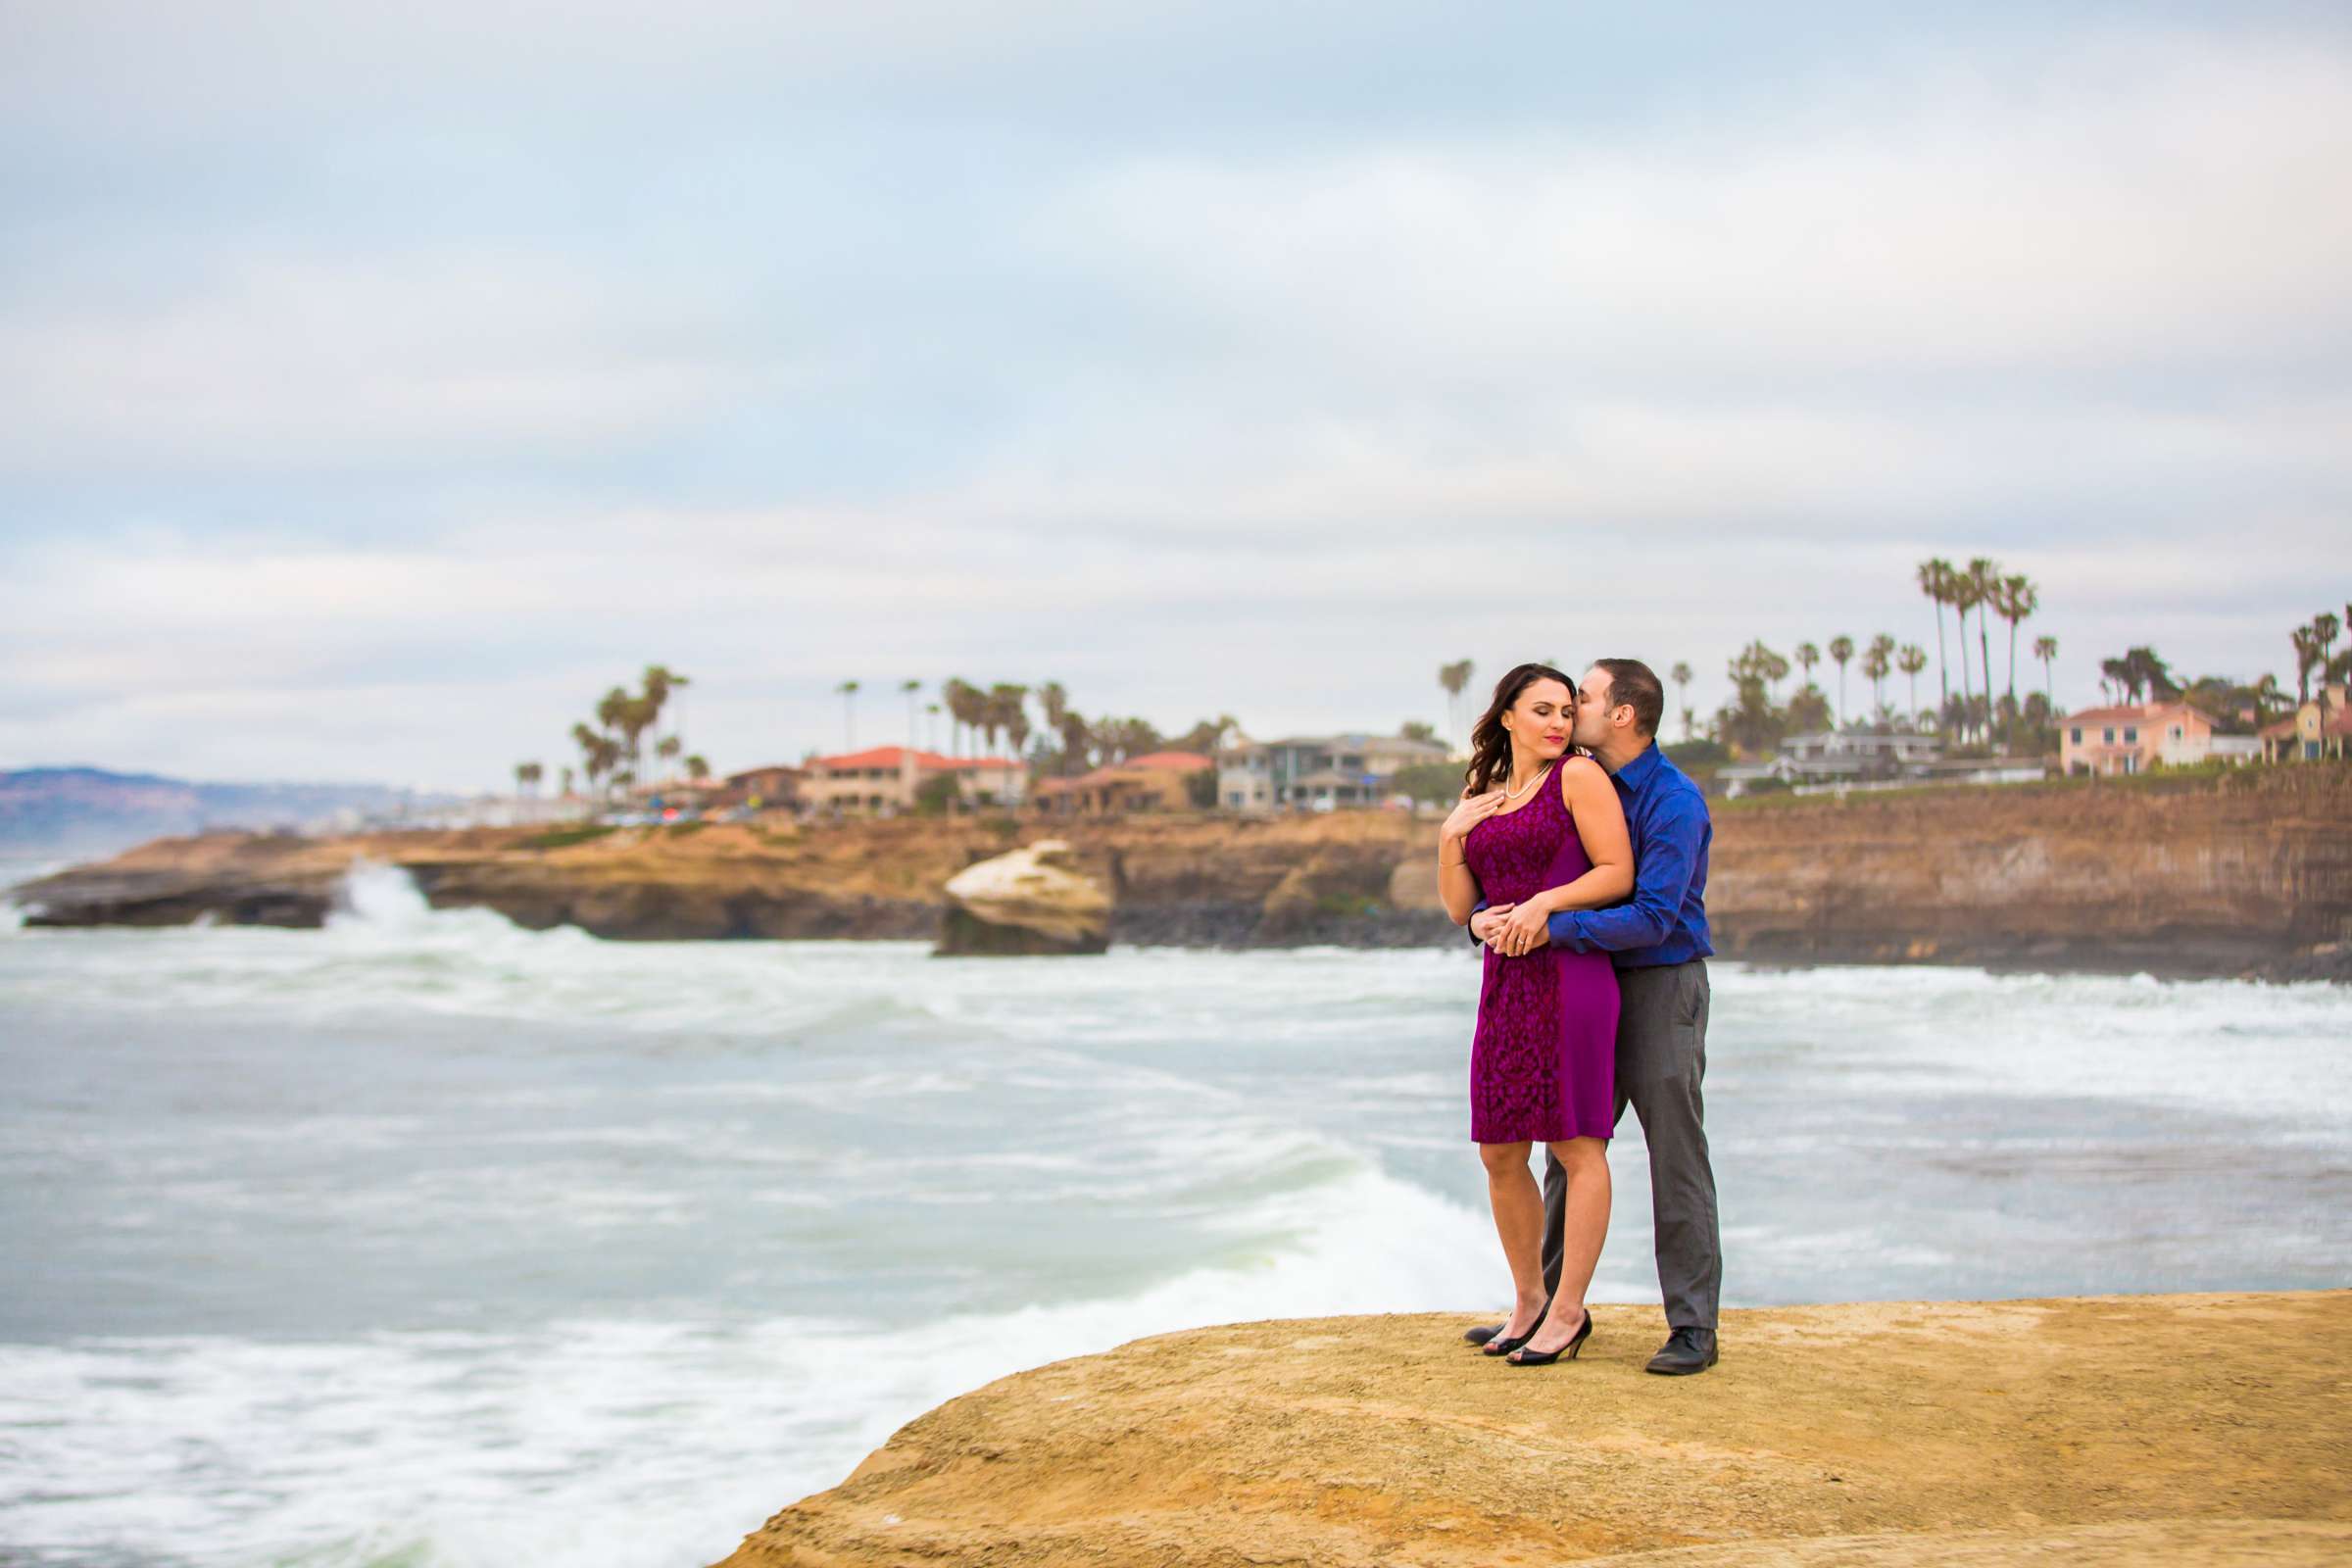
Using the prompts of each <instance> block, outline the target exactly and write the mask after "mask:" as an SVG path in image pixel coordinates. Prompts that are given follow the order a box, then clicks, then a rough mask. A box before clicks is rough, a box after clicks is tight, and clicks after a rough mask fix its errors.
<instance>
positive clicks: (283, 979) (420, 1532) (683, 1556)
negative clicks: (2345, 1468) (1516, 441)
mask: <svg viewBox="0 0 2352 1568" xmlns="http://www.w3.org/2000/svg"><path fill="white" fill-rule="evenodd" d="M348 894H349V904H350V908H349V910H348V912H347V913H344V914H342V915H339V916H338V917H337V918H336V919H335V920H334V922H333V923H332V924H331V925H330V927H329V928H328V929H326V930H324V931H318V932H286V931H270V930H256V929H239V928H218V929H196V928H188V929H176V930H159V931H62V932H53V931H42V930H26V929H23V928H22V925H21V921H20V920H19V919H18V918H17V917H16V916H15V915H13V914H11V913H9V912H8V911H7V910H6V908H5V907H4V906H0V1074H4V1075H5V1077H4V1081H5V1083H6V1085H7V1090H8V1092H7V1094H6V1096H5V1097H0V1258H4V1259H5V1260H6V1265H7V1278H6V1283H5V1285H4V1286H0V1561H8V1562H16V1563H40V1564H49V1563H58V1564H63V1563H73V1564H88V1565H98V1568H109V1565H122V1568H129V1565H142V1568H145V1565H173V1564H205V1565H213V1564H221V1565H259V1564H270V1565H278V1568H361V1565H400V1568H489V1565H492V1564H497V1565H500V1568H508V1565H512V1564H514V1563H515V1562H529V1563H534V1564H565V1565H571V1564H576V1565H581V1568H607V1565H613V1568H620V1565H628V1568H690V1565H694V1564H701V1563H708V1562H711V1561H713V1560H715V1559H716V1558H718V1557H720V1556H723V1555H724V1554H725V1553H726V1552H728V1551H729V1550H731V1549H732V1548H733V1546H734V1544H735V1543H736V1542H737V1541H738V1540H739V1539H740V1538H741V1537H742V1536H743V1535H744V1534H745V1533H746V1532H748V1531H750V1530H752V1529H754V1528H756V1527H757V1526H758V1525H759V1524H760V1521H761V1520H762V1519H764V1518H765V1517H766V1516H767V1515H768V1514H769V1513H771V1512H772V1511H774V1510H775V1509H776V1508H777V1507H780V1506H781V1505H783V1504H785V1503H787V1502H789V1501H791V1500H793V1499H794V1498H796V1497H799V1496H801V1495H805V1494H807V1493H809V1492H812V1491H816V1490H820V1489H822V1488H824V1487H828V1486H831V1485H833V1484H835V1483H836V1482H838V1481H839V1480H840V1479H841V1478H842V1477H843V1476H844V1475H845V1474H846V1473H847V1472H848V1471H849V1469H850V1468H851V1467H852V1466H853V1465H855V1464H856V1462H857V1461H858V1459H859V1458H860V1457H862V1456H863V1455H864V1454H865V1453H866V1452H867V1451H868V1450H870V1449H871V1448H872V1447H874V1446H876V1445H878V1444H879V1443H881V1442H882V1441H883V1439H885V1438H886V1437H887V1436H888V1435H889V1434H890V1432H891V1431H892V1430H893V1429H895V1428H896V1427H897V1426H898V1425H900V1424H901V1423H903V1422H905V1421H906V1420H907V1419H909V1418H911V1417H913V1416H915V1415H917V1414H919V1413H921V1412H922V1411H923V1410H925V1409H927V1408H929V1407H930V1406H931V1405H933V1404H936V1403H938V1402H939V1401H941V1400H943V1399H945V1398H948V1397H952V1396H954V1395H956V1394H957V1393H960V1392H962V1391H964V1390H967V1389H971V1388H974V1387H976V1386H978V1385H980V1384H982V1383H985V1382H987V1381H989V1380H990V1379H993V1378H996V1377H999V1376H1002V1375H1004V1374H1005V1373H1008V1372H1012V1371H1015V1370H1018V1369H1021V1368H1024V1367H1029V1366H1035V1365H1039V1364H1041V1363H1044V1362H1047V1361H1051V1360H1055V1359H1059V1358H1061V1357H1064V1356H1069V1355H1077V1354H1083V1353H1088V1352H1093V1351H1098V1350H1103V1349H1107V1348H1111V1347H1113V1346H1116V1345H1118V1344H1120V1343H1121V1342H1123V1341H1126V1340H1129V1339H1132V1338H1135V1337H1137V1336H1140V1335H1146V1334H1152V1333H1156V1332H1161V1331H1164V1330H1169V1329H1176V1328H1183V1327H1189V1326H1194V1325H1199V1324H1205V1323H1217V1322H1230V1321H1236V1320H1246V1319H1254V1318H1266V1317H1283V1316H1297V1315H1305V1314H1314V1313H1330V1312H1379V1311H1421V1310H1458V1311H1460V1312H1461V1313H1462V1314H1463V1321H1464V1322H1465V1323H1467V1322H1469V1321H1471V1320H1472V1314H1474V1313H1480V1312H1484V1311H1486V1310H1488V1309H1491V1308H1493V1307H1494V1306H1495V1304H1496V1303H1497V1302H1499V1301H1500V1300H1501V1299H1502V1298H1503V1295H1504V1292H1505V1288H1506V1282H1505V1276H1504V1274H1503V1271H1502V1268H1501V1264H1500V1260H1499V1256H1498V1254H1497V1251H1496V1249H1495V1242H1494V1239H1493V1234H1492V1231H1491V1229H1490V1227H1489V1224H1488V1221H1487V1219H1486V1216H1485V1212H1484V1187H1483V1181H1482V1179H1481V1176H1480V1173H1479V1169H1478V1164H1477V1161H1476V1159H1475V1157H1474V1154H1473V1152H1472V1149H1471V1147H1470V1146H1469V1144H1468V1143H1467V1142H1466V1108H1465V1104H1464V1077H1465V1060H1466V1054H1467V1042H1468V1036H1469V1026H1470V1020H1471V1014H1472V1011H1473V1008H1474V1005H1475V993H1476V987H1477V970H1476V967H1475V965H1474V963H1473V962H1472V961H1471V954H1470V952H1469V950H1468V947H1467V945H1466V944H1465V945H1464V948H1463V950H1462V951H1460V952H1452V951H1443V952H1440V951H1432V952H1407V953H1359V952H1341V951H1307V952H1292V953H1250V954H1217V953H1196V952H1175V951H1166V950H1127V951H1119V952H1114V953H1112V954H1111V955H1109V956H1107V957H1103V958H1099V959H1077V960H1073V959H1061V960H1054V959H1037V960H1030V959H935V958H932V957H930V956H928V954H927V952H926V951H925V950H924V948H923V947H922V946H920V945H916V944H900V943H872V944H846V943H845V944H824V943H742V944H694V943H677V944H668V943H648V944H615V943H603V942H598V941H596V940H594V939H592V938H589V937H587V936H584V935H582V934H580V933H579V932H577V931H572V930H556V931H549V932H539V933H532V932H525V931H522V930H520V929H517V928H516V927H515V926H513V925H511V924H509V923H508V922H507V921H505V920H504V919H502V918H500V917H499V916H497V915H495V914H492V913H489V912H487V911H478V910H468V911H438V912H436V911H432V910H429V909H427V908H426V907H425V906H424V904H423V902H422V900H421V899H420V898H418V896H417V893H416V891H415V890H414V888H413V887H411V886H410V885H409V883H408V882H407V880H406V878H405V877H403V876H402V875H400V874H399V873H397V872H393V871H388V870H383V869H380V868H366V867H362V868H358V869H356V870H355V872H354V874H353V876H352V878H351V879H350V882H349V884H348ZM2347 1041H2352V992H2347V991H2345V990H2342V989H2328V988H2324V987H2258V986H2250V985H2240V984H2226V983H2216V984H2158V983H2156V982H2153V981H2150V980H2146V979H2138V980H2130V979H2100V978H2080V977H2077V978H2037V977H2024V976H2011V977H1995V976H1988V975H1985V974H1983V973H1979V972H1974V971H1968V970H1951V969H1867V968H1853V969H1824V970H1813V971H1790V972H1772V971H1760V970H1751V969H1747V968H1744V967H1742V966H1740V965H1735V964H1723V965H1718V966H1717V967H1716V971H1715V1005H1714V1021H1713V1031H1712V1039H1711V1050H1710V1063H1709V1070H1708V1077H1707V1097H1708V1123H1709V1128H1710V1132H1711V1136H1712V1138H1713V1141H1714V1146H1715V1152H1716V1170H1717V1175H1718V1179H1719V1183H1720V1186H1721V1191H1722V1201H1723V1209H1724V1218H1725V1237H1724V1240H1725V1252H1726V1282H1725V1290H1726V1297H1727V1302H1728V1304H1733V1305H1753V1304H1766V1303H1774V1302H1789V1301H1810V1300H1841V1299H1865V1298H1880V1299H1887V1298H1920V1297H1927V1298H1965V1297H2014V1296H2035V1295H2045V1294H2070V1293H2082V1292H2140V1291H2180V1290H2222V1289H2241V1288H2290V1287H2291V1288H2308V1287H2340V1286H2344V1285H2346V1284H2348V1283H2352V1052H2348V1051H2347ZM1620 1131H1621V1136H1620V1138H1619V1140H1618V1142H1617V1145H1616V1147H1615V1150H1614V1152H1613V1154H1612V1166H1613V1169H1614V1172H1615V1176H1616V1183H1617V1189H1616V1190H1617V1209H1616V1217H1615V1221H1614V1224H1613V1226H1612V1229H1611V1233H1610V1239H1609V1245H1608V1248H1607V1250H1606V1252H1605V1254H1604V1256H1603V1258H1602V1262H1601V1266H1600V1273H1599V1278H1598V1280H1597V1283H1596V1288H1595V1295H1596V1297H1597V1298H1598V1299H1604V1300H1614V1301H1637V1302H1638V1301H1651V1302H1654V1301H1655V1300H1656V1299H1657V1286H1656V1280H1655V1276H1654V1274H1653V1272H1652V1269H1651V1262H1650V1255H1649V1222H1648V1193H1647V1185H1646V1181H1645V1177H1644V1164H1643V1160H1644V1152H1643V1148H1642V1140H1641V1137H1640V1131H1639V1128H1638V1126H1637V1124H1636V1123H1635V1122H1634V1120H1633V1119H1632V1118H1631V1117H1630V1116H1629V1117H1628V1119H1627V1121H1626V1123H1625V1125H1624V1127H1623V1128H1622V1129H1621V1130H1620ZM1660 1332H1661V1333H1662V1325H1661V1329H1660ZM1727 1354H1737V1345H1736V1341H1735V1342H1730V1343H1727Z"/></svg>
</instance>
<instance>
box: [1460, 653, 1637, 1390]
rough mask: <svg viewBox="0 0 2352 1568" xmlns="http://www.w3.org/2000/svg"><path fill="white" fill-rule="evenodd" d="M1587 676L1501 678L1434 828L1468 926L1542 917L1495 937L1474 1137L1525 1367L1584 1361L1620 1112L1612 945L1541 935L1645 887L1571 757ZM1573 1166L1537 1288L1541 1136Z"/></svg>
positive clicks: (1483, 1004)
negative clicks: (1478, 917)
mask: <svg viewBox="0 0 2352 1568" xmlns="http://www.w3.org/2000/svg"><path fill="white" fill-rule="evenodd" d="M1575 718H1576V684H1575V682H1573V681H1571V680H1570V679H1569V678H1568V677H1567V676H1566V675H1564V674H1562V673H1560V671H1558V670H1556V669H1553V668H1552V667H1551V666H1550V665H1548V664H1521V665H1519V666H1518V667H1517V668H1515V669H1513V670H1512V671H1511V672H1510V673H1509V674H1507V675H1505V676H1503V677H1502V679H1501V681H1499V682H1498V683H1497V684H1496V685H1495V700H1494V702H1493V703H1492V704H1490V705H1489V706H1488V708H1487V711H1486V713H1485V714H1484V715H1483V716H1482V717H1481V718H1480V719H1479V721H1478V724H1477V726H1476V727H1475V728H1474V729H1473V730H1472V731H1471V732H1470V769H1469V775H1468V778H1469V782H1468V787H1467V788H1465V789H1464V790H1463V791H1462V801H1461V804H1460V805H1459V806H1457V807H1455V808H1454V809H1453V813H1452V814H1451V815H1450V816H1448V817H1446V826H1445V828H1444V829H1443V830H1442V831H1441V833H1440V835H1439V838H1438V865H1439V871H1438V876H1439V881H1440V884H1441V891H1442V892H1443V894H1444V896H1445V900H1446V913H1448V914H1450V915H1452V916H1453V918H1454V920H1455V921H1456V922H1457V923H1467V922H1468V921H1469V920H1470V917H1471V914H1472V912H1473V910H1474V909H1475V908H1476V907H1477V905H1478V904H1479V902H1480V901H1481V900H1482V899H1483V900H1485V901H1486V903H1487V905H1488V909H1487V913H1486V914H1485V916H1483V920H1484V921H1485V922H1486V923H1487V926H1488V931H1487V933H1486V934H1488V935H1489V936H1490V937H1491V936H1492V935H1493V933H1494V932H1495V931H1496V930H1499V929H1501V928H1503V927H1506V926H1508V927H1522V926H1524V927H1532V931H1533V933H1537V934H1538V935H1537V941H1538V942H1539V944H1540V945H1539V946H1537V947H1535V948H1533V949H1531V950H1530V951H1529V952H1527V953H1526V954H1525V955H1523V956H1519V957H1515V958H1510V957H1504V956H1502V955H1501V954H1500V953H1498V952H1496V951H1495V947H1494V946H1493V945H1490V946H1489V947H1488V948H1487V949H1486V951H1485V953H1484V955H1483V961H1484V963H1485V965H1486V971H1485V977H1484V979H1483V981H1482V983H1481V985H1480V987H1479V993H1478V1029H1477V1032H1476V1034H1475V1035H1474V1036H1473V1037H1472V1040H1471V1044H1470V1137H1471V1138H1472V1140H1473V1141H1475V1142H1476V1143H1477V1145H1478V1152H1479V1157H1480V1158H1481V1159H1482V1160H1483V1161H1485V1163H1486V1167H1487V1200H1488V1201H1489V1202H1490V1203H1491V1204H1492V1205H1493V1207H1494V1210H1495V1233H1496V1235H1498V1236H1499V1237H1500V1238H1501V1240H1502V1255H1503V1258H1504V1260H1505V1261H1506V1262H1508V1263H1509V1264H1510V1269H1511V1287H1512V1292H1513V1296H1512V1302H1511V1313H1510V1317H1509V1319H1508V1320H1507V1321H1506V1322H1504V1324H1503V1325H1502V1330H1501V1332H1500V1333H1498V1334H1496V1335H1495V1337H1494V1338H1493V1339H1492V1340H1489V1341H1488V1342H1487V1346H1486V1353H1487V1354H1489V1355H1500V1356H1506V1357H1508V1358H1509V1360H1510V1361H1511V1363H1512V1364H1513V1365H1516V1366H1542V1365H1544V1364H1546V1363H1548V1362H1551V1361H1555V1360H1557V1359H1559V1357H1560V1356H1561V1354H1562V1353H1565V1354H1567V1355H1568V1356H1569V1357H1571V1358H1573V1357H1574V1356H1575V1354H1576V1352H1577V1350H1578V1349H1579V1348H1582V1347H1583V1345H1584V1342H1585V1340H1586V1338H1587V1337H1588V1336H1589V1335H1591V1333H1592V1332H1593V1317H1592V1314H1591V1313H1589V1312H1587V1311H1586V1310H1585V1290H1586V1287H1587V1286H1589V1285H1591V1284H1592V1281H1593V1266H1594V1265H1595V1264H1596V1263H1598V1262H1599V1260H1600V1245H1601V1241H1602V1239H1603V1238H1604V1237H1605V1236H1606V1235H1607V1234H1608V1228H1609V1161H1608V1147H1609V1144H1608V1141H1609V1135H1610V1133H1611V1132H1612V1131H1613V1130H1614V1128H1615V1125H1616V1120H1617V1100H1616V1063H1617V971H1616V969H1615V968H1614V967H1613V966H1612V965H1611V963H1610V960H1609V956H1608V955H1607V954H1605V953H1599V952H1593V953H1576V952H1572V951H1570V950H1568V949H1565V948H1554V947H1551V946H1549V945H1548V944H1545V943H1544V942H1543V938H1542V936H1541V935H1540V933H1542V932H1543V931H1544V921H1545V920H1546V919H1547V918H1548V917H1549V915H1550V913H1551V911H1552V909H1553V908H1555V907H1560V906H1561V905H1562V904H1564V903H1565V902H1566V901H1567V900H1570V899H1573V900H1575V901H1576V903H1575V905H1574V907H1578V908H1590V907H1593V905H1595V904H1608V903H1613V902H1614V901H1616V900H1618V899H1621V898H1624V897H1625V896H1626V895H1627V894H1629V893H1631V892H1632V891H1633V887H1634V856H1633V849H1632V846H1631V844H1630V843H1629V841H1628V838H1627V834H1626V827H1625V809H1624V807H1623V806H1621V805H1620V804H1619V803H1618V800H1617V789H1616V786H1615V785H1614V784H1612V783H1611V782H1610V781H1609V776H1608V774H1607V773H1606V772H1605V771H1603V770H1602V768H1601V766H1600V764H1599V763H1598V762H1595V761H1593V760H1592V759H1591V758H1589V757H1585V756H1582V755H1573V756H1572V755H1570V754H1569V750H1568V736H1569V732H1570V730H1571V728H1572V727H1573V726H1574V723H1575ZM1539 1140H1541V1141H1542V1142H1544V1143H1545V1144H1548V1145H1549V1146H1550V1149H1551V1155H1552V1157H1553V1158H1554V1159H1557V1160H1558V1161H1559V1162H1560V1166H1561V1168H1562V1169H1563V1170H1564V1171H1565V1172H1566V1173H1567V1177H1568V1187H1567V1203H1566V1214H1565V1216H1564V1224H1563V1225H1562V1227H1561V1238H1562V1246H1561V1256H1560V1264H1559V1281H1558V1288H1557V1289H1556V1290H1553V1291H1549V1292H1547V1291H1546V1290H1545V1288H1544V1266H1543V1257H1542V1250H1543V1239H1544V1195H1543V1193H1542V1192H1541V1191H1540V1190H1539V1189H1538V1188H1537V1186H1536V1179H1535V1177H1534V1176H1533V1175H1532V1174H1531V1173H1530V1172H1529V1170H1528V1166H1527V1161H1528V1154H1529V1152H1530V1151H1531V1150H1532V1148H1533V1147H1534V1145H1535V1144H1536V1142H1537V1141H1539Z"/></svg>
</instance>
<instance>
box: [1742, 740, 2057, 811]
mask: <svg viewBox="0 0 2352 1568" xmlns="http://www.w3.org/2000/svg"><path fill="white" fill-rule="evenodd" d="M1942 753H1943V742H1942V741H1941V740H1940V739H1938V738H1937V737H1936V736H1934V735H1915V734H1910V733H1907V732H1903V731H1894V730H1885V731H1882V730H1835V729H1826V730H1816V731H1814V732H1812V733H1810V734H1805V735H1791V736H1789V738H1788V739H1787V740H1785V741H1783V742H1781V748H1780V750H1779V751H1778V752H1777V753H1775V754H1774V755H1773V756H1771V757H1769V758H1767V759H1765V760H1763V761H1761V762H1735V763H1733V764H1731V765H1729V766H1726V767H1720V768H1717V769H1716V770H1715V782H1716V784H1717V785H1719V786H1720V787H1721V788H1722V790H1723V793H1724V794H1725V795H1726V796H1727V797H1729V798H1730V799H1733V800H1737V799H1739V798H1740V796H1742V795H1745V794H1747V793H1749V792H1750V791H1752V790H1754V789H1755V788H1756V787H1757V786H1758V785H1760V784H1764V783H1766V782H1767V781H1770V782H1771V784H1772V785H1775V786H1780V785H1785V786H1787V787H1789V789H1793V790H1799V791H1804V790H1811V789H1818V788H1836V787H1843V786H1851V785H1855V784H1875V783H1886V782H1891V781H1895V780H1902V779H1917V778H1924V777H1925V776H1927V775H1928V774H1930V773H1931V772H1933V771H1934V769H1935V766H1936V762H1937V760H1938V759H1939V758H1940V757H1941V756H1942ZM2037 771H2038V770H2037Z"/></svg>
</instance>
